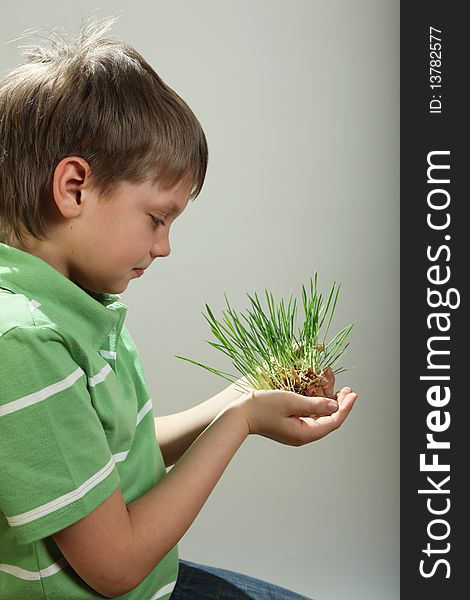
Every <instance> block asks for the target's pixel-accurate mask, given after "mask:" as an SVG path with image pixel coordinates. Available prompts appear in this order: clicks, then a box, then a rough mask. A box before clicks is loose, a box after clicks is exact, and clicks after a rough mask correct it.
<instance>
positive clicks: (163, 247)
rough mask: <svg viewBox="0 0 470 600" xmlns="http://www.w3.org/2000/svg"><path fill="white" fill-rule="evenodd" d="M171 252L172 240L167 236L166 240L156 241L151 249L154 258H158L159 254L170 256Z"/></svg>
mask: <svg viewBox="0 0 470 600" xmlns="http://www.w3.org/2000/svg"><path fill="white" fill-rule="evenodd" d="M170 252H171V247H170V241H169V239H168V238H167V239H166V241H165V242H161V241H160V242H158V243H155V244H154V245H153V246H152V248H151V250H150V256H151V257H152V258H157V257H158V256H160V257H162V258H164V257H165V256H169V255H170Z"/></svg>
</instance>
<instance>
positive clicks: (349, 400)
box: [331, 388, 357, 427]
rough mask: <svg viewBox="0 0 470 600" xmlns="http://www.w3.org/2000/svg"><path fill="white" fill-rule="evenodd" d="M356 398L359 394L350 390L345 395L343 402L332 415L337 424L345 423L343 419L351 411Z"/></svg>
mask: <svg viewBox="0 0 470 600" xmlns="http://www.w3.org/2000/svg"><path fill="white" fill-rule="evenodd" d="M343 389H344V388H343ZM349 389H350V388H349ZM356 400H357V394H356V393H355V392H349V393H347V394H346V395H345V396H344V398H343V400H342V402H341V403H340V405H339V410H338V411H337V412H335V413H334V414H332V415H331V419H332V420H333V421H334V423H335V426H337V427H339V426H340V425H341V424H342V423H343V421H344V420H345V419H346V417H347V416H348V415H349V413H350V412H351V410H352V407H353V406H354V403H355V402H356Z"/></svg>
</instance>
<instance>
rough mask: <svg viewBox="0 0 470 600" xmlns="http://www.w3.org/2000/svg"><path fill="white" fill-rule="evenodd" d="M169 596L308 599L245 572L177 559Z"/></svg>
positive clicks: (204, 599) (198, 599) (223, 599)
mask: <svg viewBox="0 0 470 600" xmlns="http://www.w3.org/2000/svg"><path fill="white" fill-rule="evenodd" d="M171 600H311V599H310V598H307V597H306V596H301V595H300V594H296V593H295V592H291V591H290V590H286V589H284V588H281V587H279V586H277V585H273V584H272V583H267V582H266V581H261V579H255V578H254V577H249V576H248V575H242V574H241V573H235V572H234V571H227V570H226V569H219V568H217V567H208V566H206V565H200V564H196V563H193V562H188V561H186V560H181V559H180V561H179V574H178V579H177V581H176V586H175V588H174V590H173V593H172V594H171Z"/></svg>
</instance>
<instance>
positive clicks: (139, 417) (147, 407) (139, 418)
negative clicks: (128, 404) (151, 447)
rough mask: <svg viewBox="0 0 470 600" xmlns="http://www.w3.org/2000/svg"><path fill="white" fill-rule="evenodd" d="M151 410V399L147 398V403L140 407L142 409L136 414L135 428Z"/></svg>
mask: <svg viewBox="0 0 470 600" xmlns="http://www.w3.org/2000/svg"><path fill="white" fill-rule="evenodd" d="M151 410H152V399H151V398H149V399H148V400H147V402H146V403H145V404H144V405H143V406H142V408H141V409H140V410H139V412H138V413H137V421H136V423H135V425H136V427H137V425H138V424H139V423H140V422H141V421H142V419H143V418H144V417H145V415H146V414H147V413H148V412H149V411H151Z"/></svg>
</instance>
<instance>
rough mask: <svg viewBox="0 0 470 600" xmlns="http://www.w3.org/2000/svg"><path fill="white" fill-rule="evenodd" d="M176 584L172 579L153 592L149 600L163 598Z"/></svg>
mask: <svg viewBox="0 0 470 600" xmlns="http://www.w3.org/2000/svg"><path fill="white" fill-rule="evenodd" d="M175 586H176V581H172V582H171V583H169V584H167V585H165V586H164V587H162V588H160V589H159V590H157V591H156V592H155V594H154V595H153V596H152V597H151V598H150V600H157V598H163V596H166V595H167V594H170V593H171V592H172V591H173V590H174V589H175Z"/></svg>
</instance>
